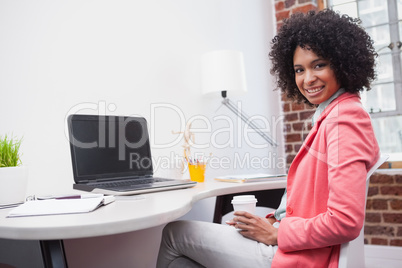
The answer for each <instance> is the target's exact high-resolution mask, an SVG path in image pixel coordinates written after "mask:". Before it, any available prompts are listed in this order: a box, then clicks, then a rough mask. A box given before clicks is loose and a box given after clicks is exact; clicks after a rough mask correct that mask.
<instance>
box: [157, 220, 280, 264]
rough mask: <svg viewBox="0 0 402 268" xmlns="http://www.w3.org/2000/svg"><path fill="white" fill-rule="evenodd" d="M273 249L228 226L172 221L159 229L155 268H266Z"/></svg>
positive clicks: (274, 250) (270, 260) (273, 252)
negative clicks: (159, 235)
mask: <svg viewBox="0 0 402 268" xmlns="http://www.w3.org/2000/svg"><path fill="white" fill-rule="evenodd" d="M276 249H277V246H268V245H265V244H263V243H259V242H257V241H254V240H251V239H248V238H245V237H243V236H242V235H241V234H240V233H239V232H238V231H237V230H236V229H235V228H234V227H232V226H227V225H223V224H215V223H209V222H200V221H176V222H171V223H169V224H168V225H166V227H165V228H164V230H163V234H162V242H161V246H160V250H159V255H158V262H157V268H166V267H169V268H174V267H180V268H183V267H207V268H214V267H217V268H225V267H228V268H238V267H239V268H240V267H245V268H250V267H253V268H258V267H264V268H270V267H271V262H272V258H273V257H274V254H275V252H276Z"/></svg>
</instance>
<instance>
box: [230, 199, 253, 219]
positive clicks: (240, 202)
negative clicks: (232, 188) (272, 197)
mask: <svg viewBox="0 0 402 268" xmlns="http://www.w3.org/2000/svg"><path fill="white" fill-rule="evenodd" d="M256 204H257V199H256V198H255V196H254V195H236V196H233V199H232V205H233V209H234V211H246V212H249V213H251V214H255V207H256Z"/></svg>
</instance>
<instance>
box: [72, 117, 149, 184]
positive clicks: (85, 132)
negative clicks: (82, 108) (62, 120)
mask: <svg viewBox="0 0 402 268" xmlns="http://www.w3.org/2000/svg"><path fill="white" fill-rule="evenodd" d="M68 128H69V138H70V149H71V158H72V163H73V173H74V180H75V182H76V183H80V182H88V181H92V180H102V179H105V180H110V179H121V178H127V177H136V176H145V175H152V173H153V169H152V159H151V150H150V145H149V135H148V130H147V122H146V120H145V118H142V117H123V116H121V117H120V116H99V115H70V116H69V117H68Z"/></svg>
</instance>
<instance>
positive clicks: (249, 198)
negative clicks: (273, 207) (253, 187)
mask: <svg viewBox="0 0 402 268" xmlns="http://www.w3.org/2000/svg"><path fill="white" fill-rule="evenodd" d="M246 203H257V199H256V198H255V196H254V195H236V196H233V199H232V204H246Z"/></svg>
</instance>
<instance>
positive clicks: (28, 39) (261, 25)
mask: <svg viewBox="0 0 402 268" xmlns="http://www.w3.org/2000/svg"><path fill="white" fill-rule="evenodd" d="M271 2H273V1H271V0H252V1H250V0H193V1H188V0H172V1H164V0H147V1H140V0H135V1H133V0H131V1H129V0H114V1H111V0H97V1H91V0H74V1H72V0H69V1H51V0H48V1H46V0H37V1H28V0H26V1H21V0H20V1H13V0H3V1H1V2H0V115H1V117H0V135H4V134H9V135H11V134H12V135H14V136H18V137H21V136H23V137H24V138H23V145H22V150H23V157H22V160H23V164H24V165H27V166H29V172H30V176H29V180H30V181H29V188H28V194H53V193H66V192H69V191H71V189H72V184H73V177H72V168H71V160H70V151H69V144H68V140H67V138H66V136H65V131H66V130H65V118H66V116H67V115H68V114H69V113H73V112H78V113H91V114H98V113H100V114H105V113H106V114H111V115H142V116H144V117H146V118H147V119H148V121H149V127H150V132H151V134H152V139H153V151H152V152H153V155H154V157H155V158H156V159H157V160H158V159H159V160H161V159H166V158H168V157H169V156H170V155H172V154H181V150H182V148H181V145H182V140H181V139H180V140H179V141H178V142H176V143H174V144H172V145H170V146H167V147H166V146H165V147H166V148H160V147H161V145H163V144H167V143H171V142H172V141H175V140H176V139H177V137H178V136H177V135H174V134H172V130H175V131H178V130H180V129H182V127H183V126H184V124H185V121H186V120H189V119H191V118H193V119H194V118H195V117H197V116H198V117H206V118H208V120H209V122H210V123H211V127H212V130H211V131H209V132H208V133H197V130H196V129H194V132H195V135H196V142H197V143H207V144H209V146H208V148H204V149H193V151H196V152H197V150H198V151H200V152H204V153H206V154H209V153H212V154H213V156H214V157H215V158H216V159H218V160H221V159H224V160H223V161H226V158H227V159H229V163H228V164H226V162H225V163H221V164H222V166H221V168H212V167H209V168H208V171H207V179H212V177H213V176H215V175H221V174H228V173H231V174H232V173H234V172H236V173H241V172H243V173H250V171H252V172H274V171H275V170H274V166H273V165H272V164H270V163H269V162H271V161H274V160H275V161H278V160H277V159H278V158H279V159H282V160H283V155H284V154H283V151H282V149H277V150H273V149H272V148H271V147H269V146H268V147H265V148H260V149H258V148H254V147H255V146H253V145H248V144H246V140H245V139H244V137H243V135H242V134H241V131H243V130H244V128H243V126H242V124H240V125H241V126H242V127H240V128H236V126H238V125H237V121H236V120H237V119H236V117H235V116H233V115H232V114H231V113H230V111H228V109H227V108H226V107H222V108H220V109H219V110H217V109H218V107H219V106H220V98H219V97H218V98H208V97H205V96H202V95H201V91H200V66H199V60H200V56H201V55H202V54H203V53H205V52H208V51H211V50H216V49H235V50H240V51H242V52H243V53H244V57H245V68H246V76H247V83H248V90H249V92H248V93H247V94H246V95H243V96H241V97H238V98H231V99H232V100H233V101H235V102H237V101H241V105H242V107H243V108H244V110H245V111H246V112H247V113H248V114H249V115H258V116H263V117H264V118H266V119H267V120H268V122H270V123H271V126H268V130H269V131H270V132H271V134H273V135H274V136H275V137H276V138H277V139H278V140H279V143H280V144H282V126H281V123H280V120H278V118H279V114H280V101H279V100H280V98H279V95H278V92H277V91H275V92H274V91H273V90H272V84H273V83H272V81H273V79H272V78H271V76H270V74H269V62H268V52H269V44H270V40H271V38H272V37H273V33H274V31H275V30H274V29H275V26H274V23H273V21H274V15H273V14H274V13H273V4H272V3H271ZM229 97H230V96H229ZM161 105H165V106H166V105H170V106H171V107H174V108H166V107H165V108H161ZM155 106H157V107H159V108H157V109H154V110H152V107H155ZM179 115H182V116H183V117H184V118H185V120H184V121H183V120H181V119H180V116H179ZM220 115H225V116H228V117H229V118H231V120H232V121H233V122H234V126H235V129H234V130H233V131H232V132H229V131H227V128H228V126H229V125H228V124H229V123H228V122H227V121H225V120H222V119H219V120H215V121H214V118H215V119H217V116H220ZM278 122H279V123H278ZM205 126H206V124H205V122H203V121H202V120H195V121H194V123H193V127H194V128H205ZM225 129H226V130H225ZM216 131H218V132H219V131H220V132H219V133H220V134H218V135H216V136H214V134H213V133H217V132H216ZM273 132H274V133H273ZM236 133H240V135H239V134H236ZM232 136H233V141H234V142H233V144H231V145H230V146H229V145H228V146H223V147H224V148H217V146H214V144H216V143H218V144H225V143H227V142H228V141H230V140H231V139H232ZM238 136H240V139H239V137H238ZM211 137H215V138H214V139H213V140H211ZM179 138H180V137H179ZM250 140H251V141H252V142H253V143H256V144H264V141H263V140H262V139H261V138H260V137H259V136H255V135H250ZM280 148H281V147H280ZM273 153H275V154H277V157H276V158H275V157H273V156H274V155H273ZM235 154H238V155H239V156H240V158H241V159H243V160H244V157H247V155H248V156H249V157H250V158H254V160H257V162H258V160H262V161H263V163H262V165H258V164H257V166H255V164H252V163H251V161H248V162H247V161H246V162H247V163H246V166H244V167H239V165H236V164H235V161H234V160H235V159H234V158H235ZM282 160H279V161H282ZM253 165H254V166H253ZM267 165H268V166H267ZM157 168H158V167H157ZM282 171H283V170H282ZM166 172H167V171H166V170H163V169H160V168H159V169H157V173H159V174H165V173H166ZM208 202H209V203H208ZM208 202H207V203H208V205H205V206H203V205H202V204H201V205H198V207H197V208H196V210H194V211H196V212H193V213H196V214H195V215H196V216H195V217H200V218H202V219H205V218H206V217H209V216H200V215H211V205H210V203H211V202H212V201H208ZM206 210H207V212H205V211H206ZM197 215H198V216H197ZM98 267H99V266H98ZM136 267H141V265H140V266H138V265H137V266H136ZM144 267H145V266H144Z"/></svg>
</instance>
